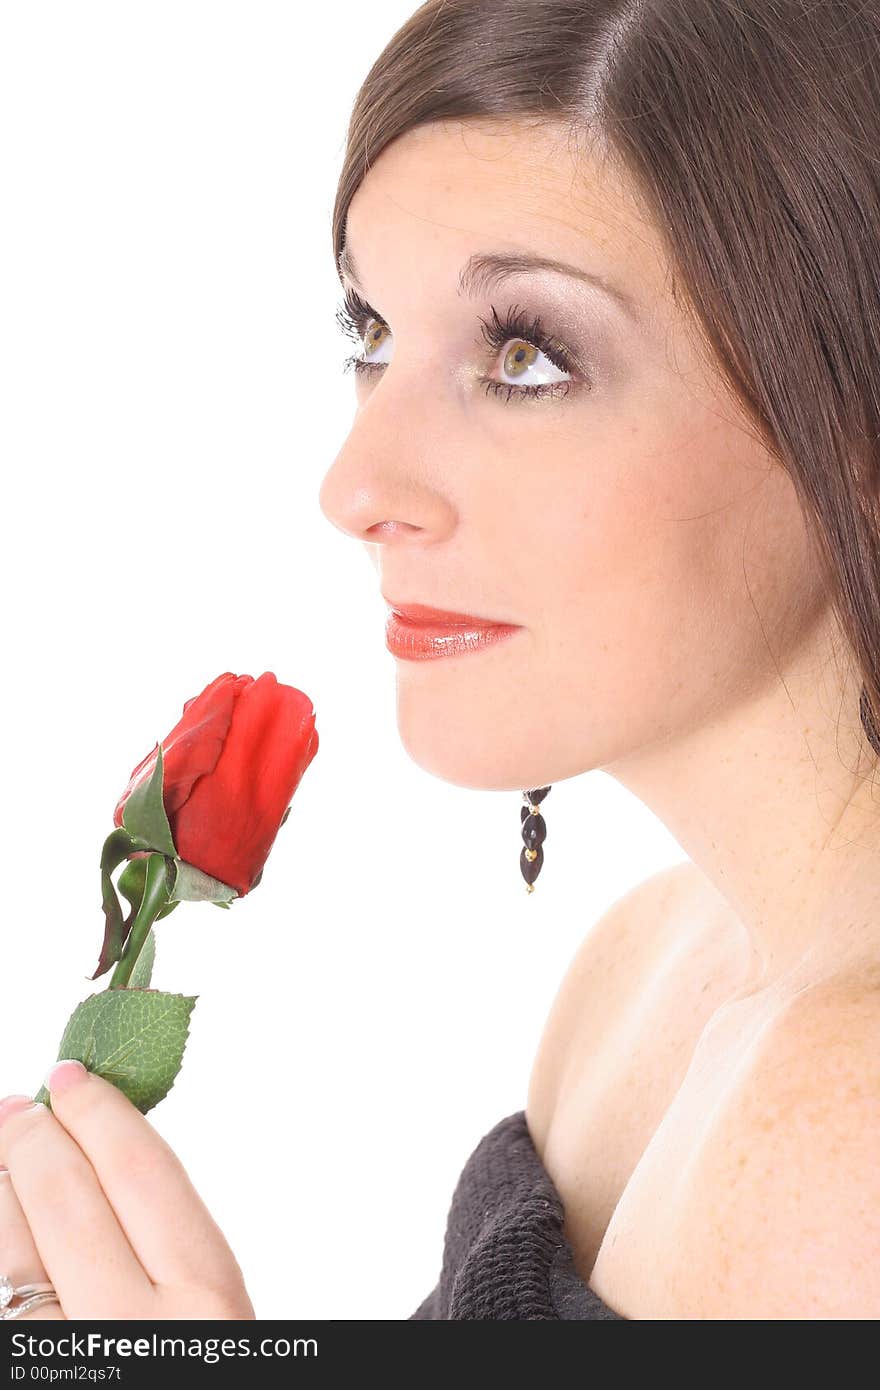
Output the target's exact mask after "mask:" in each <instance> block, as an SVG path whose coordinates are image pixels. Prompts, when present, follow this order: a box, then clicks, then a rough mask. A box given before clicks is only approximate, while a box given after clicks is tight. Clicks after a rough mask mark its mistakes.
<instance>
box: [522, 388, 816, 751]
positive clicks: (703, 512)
mask: <svg viewBox="0 0 880 1390" xmlns="http://www.w3.org/2000/svg"><path fill="white" fill-rule="evenodd" d="M667 409H668V408H667ZM618 418H619V417H618ZM664 420H665V423H664ZM548 457H549V458H551V459H552V460H553V461H552V463H550V464H549V465H548V476H547V475H545V477H546V482H547V486H546V487H545V489H544V494H543V502H542V504H541V510H540V512H538V510H537V506H538V504H537V499H535V498H532V506H533V508H534V510H535V514H536V515H539V516H540V524H539V525H536V526H534V528H533V535H534V545H533V547H532V548H531V554H532V556H533V560H534V568H535V576H536V585H535V590H534V596H535V598H536V599H537V602H536V603H535V604H532V605H531V606H530V607H529V608H528V611H530V612H531V613H532V615H533V617H534V618H535V620H536V629H535V632H534V636H535V641H536V643H537V658H538V660H539V661H540V663H541V666H542V669H543V670H544V671H545V672H546V675H547V686H546V687H545V688H550V687H552V688H553V689H554V690H555V691H556V692H557V694H556V696H555V697H554V701H555V702H558V706H557V707H558V713H559V715H560V719H561V721H562V722H563V723H565V722H569V721H570V720H572V719H574V718H575V717H576V716H577V715H578V712H579V711H585V710H592V711H594V712H595V714H596V717H597V720H598V721H600V723H599V727H601V729H602V730H603V735H604V737H607V738H609V739H610V740H611V743H612V744H613V745H614V747H615V748H622V747H625V746H628V747H632V746H633V745H634V744H637V743H639V742H641V741H642V739H647V738H651V737H657V736H660V735H662V734H668V733H670V732H672V731H674V729H675V728H676V727H678V726H682V725H691V724H693V723H694V722H697V721H698V720H699V718H700V716H701V714H706V713H708V712H709V711H711V710H712V709H715V708H717V707H718V704H719V702H726V701H729V700H736V699H738V698H742V697H743V695H744V694H745V693H747V692H748V691H750V690H753V689H755V688H756V687H759V686H760V685H762V684H763V683H765V682H769V681H773V680H778V671H777V666H776V661H777V659H778V658H779V657H780V656H781V654H782V653H783V651H784V650H785V649H786V648H787V647H788V646H790V645H791V643H792V642H793V641H796V640H797V637H798V634H799V631H800V630H801V628H802V626H803V623H804V618H805V614H806V613H807V611H808V608H809V605H808V604H805V602H804V596H805V594H806V593H807V592H808V591H809V588H810V584H811V574H812V570H811V564H810V560H809V557H808V550H807V540H806V533H805V528H804V526H803V521H802V516H801V512H800V509H799V507H798V504H797V501H796V497H795V494H794V489H793V487H792V485H791V483H790V481H789V480H788V478H787V476H786V475H785V473H784V471H783V470H782V469H781V468H780V467H779V466H778V465H777V464H775V463H774V462H772V461H771V460H770V459H769V457H768V455H767V454H766V452H765V451H764V450H763V448H761V447H760V446H759V445H758V444H756V443H755V441H754V440H752V439H751V438H750V437H749V436H747V435H745V434H744V433H743V431H742V430H740V429H738V428H736V427H735V426H732V425H731V424H730V423H729V422H728V421H726V420H722V419H721V418H720V417H719V415H718V413H717V412H707V411H706V410H704V409H700V408H699V407H697V406H693V407H692V409H691V410H690V411H688V409H687V408H685V407H683V408H682V410H681V411H680V412H676V414H675V425H674V426H670V425H669V423H668V414H667V415H666V416H664V417H663V420H661V419H658V420H657V422H656V423H654V422H653V421H652V419H651V417H650V416H649V415H645V416H644V417H643V418H641V419H640V420H639V421H638V422H636V423H633V424H632V425H631V426H629V427H627V429H626V430H625V431H623V432H622V431H621V429H620V427H619V424H617V423H616V424H615V425H614V426H613V427H611V426H609V427H608V428H606V429H603V428H602V427H601V425H600V423H599V422H598V421H597V422H596V427H595V428H594V430H593V432H592V434H591V438H590V443H589V446H588V447H585V446H584V443H583V440H582V439H578V438H577V437H576V436H575V435H574V434H573V433H572V434H570V435H569V437H568V439H567V442H566V444H565V446H564V448H562V447H560V441H557V446H556V447H555V448H554V450H553V451H552V452H550V453H548ZM596 727H597V726H596V725H594V726H593V732H594V733H595V731H596ZM610 756H611V753H610V752H609V757H610ZM606 760H607V759H606Z"/></svg>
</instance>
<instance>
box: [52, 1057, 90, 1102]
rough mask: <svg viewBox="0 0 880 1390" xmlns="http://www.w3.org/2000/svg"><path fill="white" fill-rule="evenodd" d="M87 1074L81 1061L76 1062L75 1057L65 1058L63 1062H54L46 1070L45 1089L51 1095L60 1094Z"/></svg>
mask: <svg viewBox="0 0 880 1390" xmlns="http://www.w3.org/2000/svg"><path fill="white" fill-rule="evenodd" d="M87 1076H88V1072H87V1071H86V1069H85V1067H84V1066H83V1064H82V1062H77V1061H76V1060H75V1058H72V1057H71V1058H69V1059H67V1058H66V1059H65V1060H64V1061H63V1062H56V1063H55V1065H54V1066H51V1067H50V1068H49V1070H48V1071H47V1072H46V1080H45V1082H44V1085H45V1087H46V1090H47V1091H49V1092H51V1094H52V1095H53V1096H62V1095H63V1094H64V1092H65V1091H69V1090H70V1088H71V1086H76V1085H77V1083H78V1082H80V1081H83V1080H84V1079H85V1077H87Z"/></svg>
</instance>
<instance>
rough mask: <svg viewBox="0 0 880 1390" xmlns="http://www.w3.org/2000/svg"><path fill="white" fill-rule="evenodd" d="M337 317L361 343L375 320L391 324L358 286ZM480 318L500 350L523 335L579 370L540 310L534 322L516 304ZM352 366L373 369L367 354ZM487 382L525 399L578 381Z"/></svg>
mask: <svg viewBox="0 0 880 1390" xmlns="http://www.w3.org/2000/svg"><path fill="white" fill-rule="evenodd" d="M336 321H337V323H338V324H339V327H340V328H341V329H342V332H343V333H344V334H345V335H346V337H349V338H351V339H352V341H353V342H356V343H360V344H361V345H363V338H364V334H365V333H366V331H367V327H368V326H369V324H370V323H371V322H375V323H378V324H380V325H381V326H382V327H383V328H388V324H387V323H386V322H385V320H384V319H383V317H382V315H381V314H379V313H377V312H376V310H375V309H373V308H372V307H371V306H370V305H369V304H367V302H366V300H364V299H362V298H361V296H360V295H359V294H358V293H357V291H356V290H353V289H351V288H349V289H347V290H346V292H345V298H344V300H343V302H342V304H341V305H340V306H339V307H338V308H337V310H336ZM479 322H480V325H481V329H482V331H481V337H482V340H483V342H484V343H486V345H487V346H488V347H489V348H492V349H494V350H495V351H496V352H497V351H499V350H500V349H501V348H502V347H503V346H504V344H505V343H507V342H509V341H510V339H511V338H521V339H523V340H524V341H525V342H527V343H529V344H531V346H532V347H536V348H538V350H539V351H540V352H543V353H544V354H545V356H546V357H548V358H549V360H550V361H551V362H552V363H553V365H554V366H555V367H558V368H559V370H560V371H563V372H568V373H571V374H576V373H577V370H578V369H577V367H576V365H575V363H574V361H573V358H572V355H571V353H570V352H569V350H568V349H567V348H566V346H565V344H564V343H562V342H560V341H559V339H558V338H554V337H553V336H552V334H550V333H548V332H547V330H546V329H545V327H544V325H543V323H542V321H541V318H540V316H539V315H537V314H536V315H535V316H534V317H533V318H532V320H531V322H529V320H528V318H527V317H526V313H525V311H524V310H523V309H520V308H518V307H517V306H516V305H514V306H513V307H512V308H510V309H508V311H507V313H506V314H505V315H504V316H503V317H500V316H499V314H498V313H497V311H496V309H495V308H494V307H493V309H492V319H491V322H487V321H486V319H483V318H480V319H479ZM350 367H354V368H358V367H360V368H361V369H369V367H370V364H369V363H365V362H364V360H363V358H361V357H358V356H357V355H355V356H352V357H349V358H347V359H346V360H345V362H344V364H343V370H346V371H347V370H348V369H349V368H350ZM377 369H378V364H377ZM483 383H484V385H485V386H486V390H487V393H488V391H490V390H493V391H495V392H496V394H497V393H500V392H502V391H507V399H508V400H510V399H511V398H512V397H513V398H520V399H522V398H524V397H528V396H531V397H538V396H546V395H555V396H559V395H562V396H565V395H567V394H568V391H569V389H570V388H571V387H572V386H573V385H575V384H576V383H575V382H570V381H561V382H543V383H541V384H539V385H537V386H516V385H514V384H512V383H509V382H504V381H495V380H493V379H492V378H489V377H485V378H483Z"/></svg>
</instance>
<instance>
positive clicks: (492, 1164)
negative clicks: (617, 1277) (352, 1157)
mask: <svg viewBox="0 0 880 1390" xmlns="http://www.w3.org/2000/svg"><path fill="white" fill-rule="evenodd" d="M563 1220H564V1209H563V1205H562V1199H561V1197H560V1196H559V1193H558V1192H557V1190H556V1187H555V1185H554V1183H553V1180H552V1178H551V1177H550V1174H549V1173H548V1172H547V1170H546V1168H545V1167H544V1165H543V1164H542V1162H541V1160H540V1158H539V1157H538V1152H537V1150H536V1149H535V1146H534V1144H533V1143H532V1136H531V1135H530V1133H529V1130H528V1126H527V1124H526V1115H525V1111H524V1110H517V1111H516V1113H515V1114H513V1115H508V1116H507V1117H506V1118H505V1119H503V1120H499V1122H498V1124H497V1125H496V1126H495V1127H494V1129H491V1130H490V1131H489V1133H488V1134H486V1135H484V1137H483V1138H482V1139H481V1140H480V1142H479V1144H478V1145H477V1147H476V1149H475V1150H474V1152H473V1153H472V1154H471V1156H470V1158H469V1159H468V1161H467V1163H466V1164H465V1166H464V1169H463V1170H462V1173H461V1176H460V1177H459V1179H458V1182H457V1184H456V1187H455V1192H454V1193H453V1196H452V1205H451V1206H450V1209H449V1216H448V1219H447V1224H446V1235H445V1239H444V1246H443V1268H442V1269H441V1271H440V1278H439V1280H438V1282H437V1285H436V1287H435V1288H434V1289H432V1291H431V1292H430V1293H429V1294H428V1296H427V1298H425V1299H424V1300H423V1302H422V1303H420V1304H419V1307H418V1308H417V1309H416V1311H415V1312H414V1313H412V1314H411V1315H410V1318H409V1319H408V1321H410V1322H411V1321H412V1320H413V1319H422V1320H430V1321H441V1320H443V1321H445V1320H449V1319H460V1318H469V1319H477V1318H491V1319H496V1320H502V1319H504V1320H506V1319H510V1318H514V1319H521V1318H559V1319H586V1318H589V1319H593V1318H616V1319H618V1320H620V1321H626V1319H623V1318H621V1315H620V1314H619V1313H615V1311H614V1309H613V1308H609V1307H608V1304H607V1303H603V1302H602V1300H601V1298H600V1297H599V1295H598V1294H596V1293H594V1292H593V1290H592V1289H591V1288H590V1287H589V1285H588V1284H587V1283H585V1281H584V1280H583V1279H582V1278H581V1277H580V1275H579V1274H578V1272H577V1270H576V1269H575V1267H574V1263H573V1260H572V1249H571V1245H570V1243H569V1241H568V1238H567V1237H566V1236H565V1235H564V1233H563V1229H562V1226H563Z"/></svg>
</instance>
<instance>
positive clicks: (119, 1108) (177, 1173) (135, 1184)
mask: <svg viewBox="0 0 880 1390" xmlns="http://www.w3.org/2000/svg"><path fill="white" fill-rule="evenodd" d="M46 1080H47V1085H48V1086H49V1089H50V1095H51V1098H52V1109H53V1110H54V1112H55V1115H56V1116H57V1117H58V1119H59V1120H60V1122H61V1124H63V1125H64V1127H65V1128H66V1129H67V1130H68V1131H69V1133H70V1134H71V1135H72V1137H73V1138H74V1139H75V1140H76V1142H77V1144H78V1145H79V1147H80V1148H81V1149H82V1151H83V1153H85V1154H86V1155H87V1156H88V1158H89V1161H90V1162H91V1163H92V1165H93V1167H94V1170H95V1172H96V1173H97V1175H98V1180H99V1181H100V1183H101V1186H102V1187H103V1189H104V1191H105V1192H106V1194H107V1197H108V1199H109V1201H110V1204H111V1206H112V1207H113V1210H114V1211H115V1213H116V1215H117V1217H118V1219H119V1222H120V1224H121V1226H122V1228H123V1230H124V1231H125V1233H126V1235H127V1237H128V1239H129V1241H130V1243H131V1247H132V1249H133V1250H134V1252H135V1254H136V1255H137V1257H138V1259H139V1260H140V1262H141V1264H142V1266H143V1268H144V1269H145V1270H146V1272H147V1274H148V1275H149V1277H150V1279H152V1281H153V1283H154V1284H163V1285H177V1284H190V1283H193V1284H199V1285H201V1286H202V1287H203V1288H210V1287H216V1288H217V1289H218V1290H221V1291H222V1290H223V1289H225V1287H226V1286H227V1284H229V1283H230V1281H231V1280H233V1279H234V1277H235V1276H236V1275H238V1274H239V1273H240V1271H239V1270H238V1266H237V1265H236V1264H235V1261H234V1258H233V1256H232V1254H231V1251H230V1249H229V1246H228V1245H227V1243H226V1239H225V1237H224V1235H223V1233H222V1231H221V1230H220V1228H219V1227H218V1225H217V1223H216V1222H215V1220H214V1218H213V1217H212V1216H211V1213H210V1212H209V1211H208V1209H207V1207H206V1206H205V1204H204V1202H203V1201H202V1199H201V1197H200V1196H199V1194H198V1193H197V1192H196V1189H195V1188H194V1186H193V1184H192V1182H191V1181H190V1178H189V1175H188V1174H187V1172H186V1169H185V1168H184V1166H183V1164H182V1163H181V1161H180V1159H179V1158H178V1157H177V1154H176V1153H175V1152H174V1150H173V1149H172V1148H171V1146H170V1145H169V1144H167V1143H166V1141H165V1140H164V1139H163V1138H162V1136H161V1135H160V1134H159V1133H158V1131H157V1130H155V1129H154V1128H153V1126H152V1125H151V1124H150V1122H149V1120H148V1119H147V1118H146V1116H145V1115H142V1114H141V1112H140V1111H139V1110H138V1108H137V1106H135V1105H133V1104H132V1102H131V1101H130V1100H129V1099H128V1097H127V1096H126V1095H124V1094H123V1092H122V1091H120V1090H119V1088H118V1087H116V1086H114V1085H113V1084H112V1083H111V1082H109V1081H105V1080H104V1078H103V1077H102V1076H98V1075H97V1074H96V1073H94V1072H90V1071H86V1070H85V1068H84V1067H81V1066H80V1064H79V1063H72V1062H64V1063H56V1065H55V1067H53V1068H52V1070H51V1071H50V1073H49V1076H48V1077H47V1079H46Z"/></svg>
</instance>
